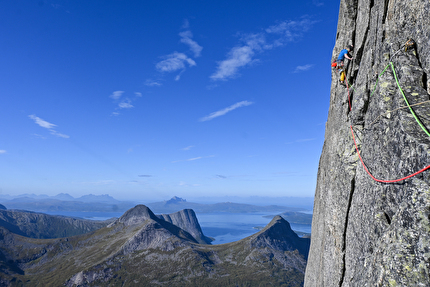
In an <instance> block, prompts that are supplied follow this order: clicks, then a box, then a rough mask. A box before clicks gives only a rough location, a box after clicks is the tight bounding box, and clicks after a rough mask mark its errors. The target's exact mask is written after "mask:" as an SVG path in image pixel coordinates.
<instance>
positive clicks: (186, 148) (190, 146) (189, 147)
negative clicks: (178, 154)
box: [181, 145, 194, 150]
mask: <svg viewBox="0 0 430 287" xmlns="http://www.w3.org/2000/svg"><path fill="white" fill-rule="evenodd" d="M193 147H194V146H193V145H189V146H187V147H184V148H182V149H181V150H190V149H192V148H193Z"/></svg>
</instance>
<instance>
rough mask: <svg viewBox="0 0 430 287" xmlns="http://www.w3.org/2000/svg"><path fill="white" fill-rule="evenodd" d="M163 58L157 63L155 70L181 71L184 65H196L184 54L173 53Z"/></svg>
mask: <svg viewBox="0 0 430 287" xmlns="http://www.w3.org/2000/svg"><path fill="white" fill-rule="evenodd" d="M165 58H166V59H165V60H163V61H161V62H158V63H157V65H155V68H156V69H157V70H158V71H160V72H174V71H177V70H183V69H185V68H186V66H185V63H188V65H189V66H190V67H192V66H195V65H196V62H194V60H193V59H191V58H188V57H187V55H185V54H184V53H178V52H174V53H172V54H170V55H167V56H165Z"/></svg>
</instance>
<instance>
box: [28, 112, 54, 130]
mask: <svg viewBox="0 0 430 287" xmlns="http://www.w3.org/2000/svg"><path fill="white" fill-rule="evenodd" d="M28 117H29V118H30V119H32V120H33V121H34V122H35V123H36V124H38V125H39V126H41V127H42V128H46V129H52V128H53V127H56V125H54V124H51V123H48V122H47V121H44V120H42V119H41V118H39V117H36V116H35V115H29V116H28Z"/></svg>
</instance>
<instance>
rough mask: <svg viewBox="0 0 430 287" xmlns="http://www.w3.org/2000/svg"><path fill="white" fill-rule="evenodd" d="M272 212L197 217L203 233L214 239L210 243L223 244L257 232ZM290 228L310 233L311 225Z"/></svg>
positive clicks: (268, 220)
mask: <svg viewBox="0 0 430 287" xmlns="http://www.w3.org/2000/svg"><path fill="white" fill-rule="evenodd" d="M270 215H274V214H273V213H271V214H269V213H199V214H197V218H198V220H199V223H200V226H201V228H202V231H203V234H204V235H206V236H208V237H212V238H214V239H215V240H214V241H213V242H212V244H223V243H229V242H233V241H237V240H240V239H243V238H245V237H248V236H251V235H253V234H254V233H256V232H258V231H259V230H260V229H261V228H264V227H265V226H266V225H267V224H269V223H270V221H271V220H272V217H269V218H268V217H265V216H270ZM290 225H291V229H293V230H294V231H296V232H297V231H298V232H303V233H309V234H310V233H311V225H307V224H290Z"/></svg>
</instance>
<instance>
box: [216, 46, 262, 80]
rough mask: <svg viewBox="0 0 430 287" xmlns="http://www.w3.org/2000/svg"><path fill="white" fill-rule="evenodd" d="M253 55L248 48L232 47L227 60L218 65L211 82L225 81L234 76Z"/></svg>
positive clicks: (252, 51) (251, 50)
mask: <svg viewBox="0 0 430 287" xmlns="http://www.w3.org/2000/svg"><path fill="white" fill-rule="evenodd" d="M254 54H255V53H254V50H253V49H252V48H251V47H249V46H243V47H234V48H233V49H232V50H231V51H230V53H229V55H228V58H227V59H226V60H224V61H221V62H219V63H218V68H217V71H216V72H215V73H213V74H212V75H211V76H210V78H211V79H212V80H226V79H228V78H232V77H234V76H236V74H237V71H238V69H239V68H240V67H243V66H246V65H247V64H249V63H250V62H251V61H252V57H253V56H254Z"/></svg>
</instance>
